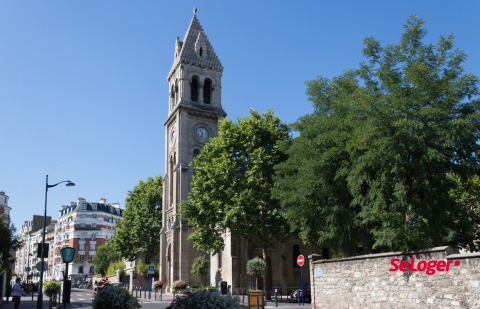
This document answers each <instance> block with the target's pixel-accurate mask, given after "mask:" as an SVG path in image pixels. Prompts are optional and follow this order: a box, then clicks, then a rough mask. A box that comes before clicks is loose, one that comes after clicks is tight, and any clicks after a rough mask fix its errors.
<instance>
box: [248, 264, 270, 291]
mask: <svg viewBox="0 0 480 309" xmlns="http://www.w3.org/2000/svg"><path fill="white" fill-rule="evenodd" d="M247 274H248V275H250V276H254V277H255V289H257V290H258V276H265V275H266V274H267V263H265V261H264V260H262V259H261V258H259V257H255V258H253V259H251V260H250V261H248V262H247Z"/></svg>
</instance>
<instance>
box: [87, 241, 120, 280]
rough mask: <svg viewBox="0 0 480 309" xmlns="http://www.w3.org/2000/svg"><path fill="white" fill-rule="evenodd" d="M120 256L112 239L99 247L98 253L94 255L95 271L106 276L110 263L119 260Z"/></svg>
mask: <svg viewBox="0 0 480 309" xmlns="http://www.w3.org/2000/svg"><path fill="white" fill-rule="evenodd" d="M119 259H120V256H119V255H118V254H117V253H116V252H115V251H114V248H113V242H112V241H111V240H110V241H109V242H107V243H106V244H105V245H103V246H100V247H98V249H97V254H95V256H94V257H93V260H92V262H93V265H94V266H95V272H96V273H97V274H100V275H102V276H105V275H106V274H107V271H108V267H109V266H110V264H112V263H114V262H115V261H118V260H119Z"/></svg>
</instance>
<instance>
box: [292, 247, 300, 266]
mask: <svg viewBox="0 0 480 309" xmlns="http://www.w3.org/2000/svg"><path fill="white" fill-rule="evenodd" d="M299 255H300V247H298V246H297V245H294V246H293V267H300V266H298V264H297V258H298V256H299Z"/></svg>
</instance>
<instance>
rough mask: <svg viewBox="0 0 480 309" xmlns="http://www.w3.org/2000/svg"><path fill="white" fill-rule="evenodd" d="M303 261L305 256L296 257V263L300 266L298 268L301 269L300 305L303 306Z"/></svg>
mask: <svg viewBox="0 0 480 309" xmlns="http://www.w3.org/2000/svg"><path fill="white" fill-rule="evenodd" d="M304 262H305V258H304V257H303V255H299V256H298V257H297V264H298V266H300V269H301V274H302V279H301V280H302V306H305V301H304V297H303V294H304V293H303V263H304Z"/></svg>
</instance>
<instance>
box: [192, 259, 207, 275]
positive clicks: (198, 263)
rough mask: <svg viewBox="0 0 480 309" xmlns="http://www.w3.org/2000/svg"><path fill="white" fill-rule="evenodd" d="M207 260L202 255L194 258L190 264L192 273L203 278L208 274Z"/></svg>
mask: <svg viewBox="0 0 480 309" xmlns="http://www.w3.org/2000/svg"><path fill="white" fill-rule="evenodd" d="M208 264H209V262H208V260H207V259H206V258H205V257H204V256H203V255H202V256H199V257H198V258H196V259H195V260H194V261H193V264H192V275H194V276H195V277H197V278H200V279H201V278H203V277H206V276H207V275H208Z"/></svg>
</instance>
